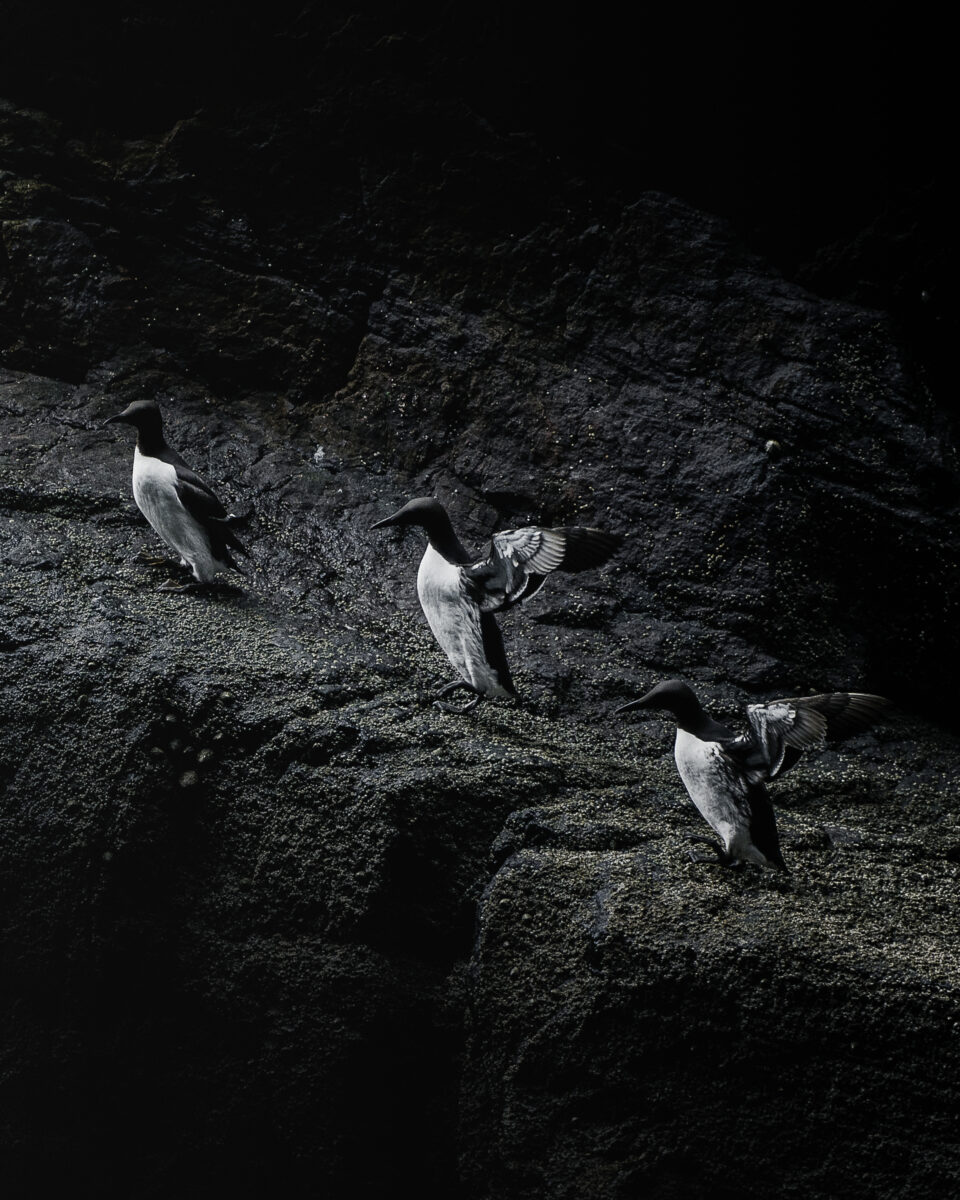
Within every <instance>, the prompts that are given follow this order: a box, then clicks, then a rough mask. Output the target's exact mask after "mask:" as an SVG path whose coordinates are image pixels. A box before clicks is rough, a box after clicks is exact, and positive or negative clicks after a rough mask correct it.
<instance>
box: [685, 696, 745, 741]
mask: <svg viewBox="0 0 960 1200" xmlns="http://www.w3.org/2000/svg"><path fill="white" fill-rule="evenodd" d="M675 715H676V718H677V728H678V729H682V730H684V731H685V732H686V733H692V734H693V736H694V737H696V738H699V739H700V741H701V742H720V741H724V740H725V739H727V738H732V737H733V736H734V733H733V730H732V729H728V728H727V727H726V725H721V724H720V722H719V721H715V720H714V719H713V717H711V716H710V715H709V714H708V713H705V712H704V711H703V709H702V708H701V707H700V705H699V704H697V707H696V710H694V709H693V708H691V709H689V710H688V711H686V712H684V713H682V714H681V713H677V714H675Z"/></svg>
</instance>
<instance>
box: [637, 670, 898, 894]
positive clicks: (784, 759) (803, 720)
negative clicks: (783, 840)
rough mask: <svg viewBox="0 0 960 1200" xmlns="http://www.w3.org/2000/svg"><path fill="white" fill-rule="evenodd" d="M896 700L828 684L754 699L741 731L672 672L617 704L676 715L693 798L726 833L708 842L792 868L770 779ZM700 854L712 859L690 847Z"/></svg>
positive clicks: (727, 853) (683, 772)
mask: <svg viewBox="0 0 960 1200" xmlns="http://www.w3.org/2000/svg"><path fill="white" fill-rule="evenodd" d="M889 703H890V701H889V700H887V699H885V698H884V697H883V696H870V695H867V694H865V693H863V692H827V693H825V694H824V695H820V696H798V697H796V698H793V699H789V700H770V701H768V702H767V703H766V704H748V705H747V721H748V723H749V725H750V730H749V732H748V733H742V734H740V735H739V736H738V735H737V734H736V733H734V732H733V730H732V729H728V728H727V727H726V726H725V725H721V724H719V723H718V722H717V721H714V720H713V718H712V717H710V716H708V715H707V713H705V712H704V711H703V708H702V706H701V704H700V701H699V700H698V699H697V697H696V695H695V694H694V692H693V690H692V689H691V688H689V687H688V686H687V685H686V684H685V683H683V682H682V681H681V680H679V679H669V680H667V681H666V682H665V683H658V684H657V686H656V687H655V688H654V689H653V690H652V691H650V692H647V694H646V695H645V696H641V697H640V699H639V700H631V701H630V702H629V704H622V705H621V706H620V707H619V708H618V709H617V710H616V711H617V712H618V713H623V712H629V711H630V710H631V709H634V708H653V709H666V710H667V711H668V712H670V713H672V714H673V716H674V718H675V719H676V722H677V741H676V745H675V747H674V758H675V759H676V763H677V770H678V771H679V772H680V778H681V779H682V780H683V786H684V787H685V788H686V789H687V793H688V795H689V796H690V799H691V800H692V801H693V803H694V804H695V805H696V807H697V809H698V810H699V811H700V814H701V816H702V817H703V818H704V820H705V821H706V822H707V824H708V825H709V826H710V827H711V828H712V829H713V830H714V831H715V832H716V833H717V834H718V835H719V836H720V839H721V841H722V842H723V848H722V849H721V848H720V847H719V846H718V845H717V844H716V842H714V841H713V840H712V839H710V838H704V837H693V838H691V839H690V840H691V841H699V842H706V843H707V845H709V846H711V847H712V849H713V851H714V853H715V854H716V856H717V860H718V861H719V862H720V863H722V864H723V865H724V866H740V865H742V864H743V863H756V864H758V865H759V866H762V867H779V868H780V870H782V871H785V870H786V869H787V866H786V863H785V862H784V861H783V855H782V854H781V853H780V841H779V839H778V837H777V825H776V821H775V820H774V816H773V808H772V806H771V804H770V797H769V795H768V794H767V789H766V788H765V787H764V784H765V783H767V782H769V781H770V780H771V779H775V778H776V777H777V776H778V775H782V774H783V772H784V771H787V770H789V769H790V767H792V766H793V765H794V763H796V761H797V760H798V759H799V758H800V754H801V751H802V750H805V749H807V748H808V747H810V746H820V745H822V744H823V742H824V740H825V739H826V738H828V737H829V738H842V737H847V736H848V735H849V734H851V733H855V732H856V731H857V730H860V729H866V728H867V727H868V726H870V725H872V724H873V723H874V722H875V721H877V720H878V719H879V717H880V715H881V710H882V709H883V708H885V707H886V706H887V705H888V704H889ZM690 857H691V858H692V859H693V861H694V862H711V861H713V860H712V859H705V858H703V857H701V856H698V855H694V854H693V853H691V855H690Z"/></svg>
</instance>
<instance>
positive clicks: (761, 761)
mask: <svg viewBox="0 0 960 1200" xmlns="http://www.w3.org/2000/svg"><path fill="white" fill-rule="evenodd" d="M889 703H890V702H889V700H886V699H885V698H884V697H883V696H870V695H867V694H865V693H862V692H827V693H824V694H823V695H819V696H795V697H791V698H788V699H784V700H771V701H769V702H768V703H766V704H750V705H748V706H747V720H748V722H749V724H750V732H749V733H747V734H744V735H743V736H742V737H740V738H737V739H735V740H734V742H733V743H727V744H726V745H725V746H724V749H725V751H726V752H727V753H729V754H731V757H734V758H736V760H737V761H738V762H740V764H741V766H742V767H743V768H744V769H745V770H746V772H747V777H748V778H749V779H751V781H753V780H756V781H761V780H766V779H773V778H774V777H775V776H776V775H779V774H782V773H783V772H784V771H786V770H789V768H790V767H792V766H793V765H794V763H796V762H797V760H798V759H799V758H800V754H801V752H802V751H803V750H806V749H808V748H810V747H812V746H821V745H823V743H824V741H825V740H826V739H827V738H839V737H846V736H848V735H849V734H851V733H855V732H856V731H857V730H860V729H866V728H867V727H868V726H870V725H872V724H874V722H875V721H877V720H878V719H879V717H880V714H881V712H882V710H883V709H884V708H885V707H886V706H887V705H888V704H889Z"/></svg>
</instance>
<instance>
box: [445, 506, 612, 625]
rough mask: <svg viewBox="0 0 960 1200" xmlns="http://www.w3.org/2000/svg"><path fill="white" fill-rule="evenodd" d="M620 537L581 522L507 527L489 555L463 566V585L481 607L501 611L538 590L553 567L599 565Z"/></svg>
mask: <svg viewBox="0 0 960 1200" xmlns="http://www.w3.org/2000/svg"><path fill="white" fill-rule="evenodd" d="M622 541H623V538H622V536H621V535H620V534H616V533H605V532H603V531H602V530H600V529H586V528H583V527H581V526H578V525H569V526H563V527H561V528H559V529H536V528H533V527H529V528H526V529H508V530H505V531H504V532H503V533H495V534H494V535H493V539H492V541H491V544H490V552H489V554H488V555H487V557H486V558H484V559H481V560H480V562H477V563H471V564H470V565H468V566H464V567H462V568H461V570H462V573H463V580H464V586H465V588H466V590H467V594H468V595H469V596H470V597H471V599H473V600H474V601H475V602H476V603H477V604H478V605H479V606H480V608H481V610H482V611H483V612H498V611H499V610H501V609H504V608H510V607H511V605H514V604H519V603H520V602H522V601H524V600H529V599H530V597H531V596H534V595H536V593H537V592H539V590H540V589H541V588H542V587H543V584H544V580H545V579H546V577H547V575H549V574H550V573H551V572H552V571H570V572H575V571H586V570H588V569H589V568H590V567H599V566H601V565H602V564H603V563H605V562H606V561H607V559H608V558H609V557H610V555H611V554H613V552H614V550H616V549H617V547H618V546H619V545H620V544H621V542H622Z"/></svg>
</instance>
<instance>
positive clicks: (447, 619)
mask: <svg viewBox="0 0 960 1200" xmlns="http://www.w3.org/2000/svg"><path fill="white" fill-rule="evenodd" d="M391 525H399V526H401V527H403V526H408V525H419V526H421V527H422V528H423V529H424V530H425V532H426V535H427V549H426V551H425V553H424V555H423V558H422V559H421V560H420V570H419V571H418V572H417V595H418V596H419V597H420V605H421V607H422V608H423V612H424V615H425V616H426V618H427V623H428V624H429V626H430V629H431V630H432V632H433V636H434V637H435V638H436V639H437V641H438V642H439V643H440V647H441V649H442V650H443V652H444V653H445V654H446V656H447V658H449V659H450V662H451V663H452V664H453V666H454V668H455V669H456V671H457V673H458V674H459V675H460V676H461V678H460V679H457V680H455V681H454V682H453V683H449V684H447V686H446V687H444V688H442V689H441V691H440V692H439V694H438V696H437V699H436V704H437V707H438V708H442V709H443V710H444V711H445V712H452V713H464V712H469V711H470V710H471V709H472V708H476V706H477V705H478V704H479V703H480V701H481V700H482V699H484V698H488V697H494V696H516V694H517V693H516V689H515V688H514V686H513V680H512V679H511V678H510V669H509V667H508V666H507V657H506V654H505V652H504V648H503V637H502V636H501V634H500V629H499V626H498V625H497V622H496V619H495V618H494V615H493V614H494V613H496V612H500V611H501V610H503V609H506V608H511V607H512V606H513V605H514V604H519V603H521V602H522V601H526V600H529V599H530V597H531V596H535V595H536V594H537V592H539V590H540V589H541V588H542V587H543V584H544V581H545V579H546V576H547V575H549V574H550V572H551V571H571V572H573V571H585V570H586V569H587V568H588V567H598V566H600V565H601V564H603V563H605V562H606V561H607V559H608V558H609V557H610V555H611V554H612V553H613V552H614V550H616V548H617V547H618V546H619V545H620V543H621V542H622V541H623V538H622V537H621V536H620V535H619V534H614V533H603V532H602V531H601V530H599V529H583V528H580V527H577V526H568V527H565V528H561V529H535V528H528V529H509V530H506V531H504V532H503V533H495V534H494V535H493V539H492V541H491V543H490V549H489V551H488V553H487V555H486V557H484V558H479V559H478V558H475V557H474V556H473V555H472V554H468V553H467V551H466V550H465V549H464V547H463V544H462V543H461V541H460V539H459V538H458V537H457V535H456V534H455V533H454V531H453V525H452V524H451V523H450V517H449V516H448V515H447V511H446V509H445V508H444V507H443V505H442V504H441V503H440V502H439V500H435V499H431V498H427V497H422V498H420V499H417V500H411V501H410V503H409V504H405V505H404V506H403V508H401V509H400V510H399V511H398V512H395V513H394V514H393V516H392V517H387V518H386V519H385V520H383V521H378V522H377V523H376V525H374V526H372V528H373V529H386V528H387V527H388V526H391ZM457 688H466V689H468V690H469V691H472V692H476V695H475V696H474V698H473V699H472V700H471V701H469V702H468V703H467V704H465V705H463V706H462V707H460V708H457V707H455V706H453V705H450V704H444V703H442V700H441V697H443V696H446V695H448V694H449V693H450V692H453V691H455V690H456V689H457Z"/></svg>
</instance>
